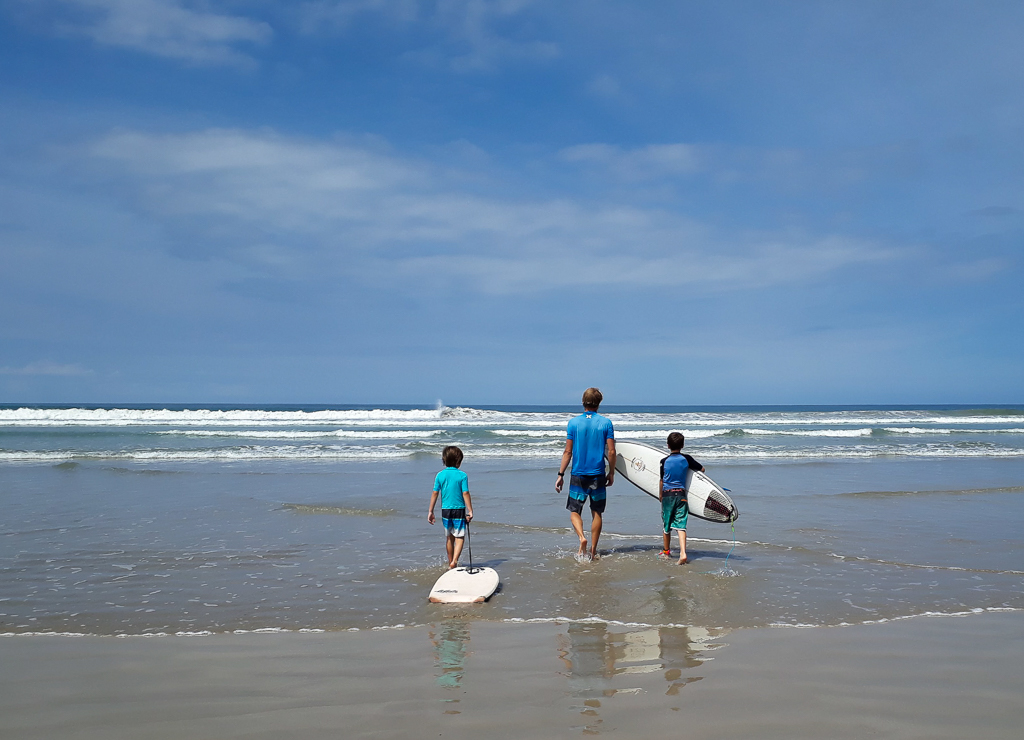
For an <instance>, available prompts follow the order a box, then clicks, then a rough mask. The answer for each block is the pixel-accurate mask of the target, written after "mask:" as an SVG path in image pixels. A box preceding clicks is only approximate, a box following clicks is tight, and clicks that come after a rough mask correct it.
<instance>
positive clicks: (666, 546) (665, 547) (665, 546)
mask: <svg viewBox="0 0 1024 740" xmlns="http://www.w3.org/2000/svg"><path fill="white" fill-rule="evenodd" d="M671 549H672V530H671V529H670V530H669V531H667V532H665V534H664V535H662V537H661V551H662V552H668V551H669V550H671Z"/></svg>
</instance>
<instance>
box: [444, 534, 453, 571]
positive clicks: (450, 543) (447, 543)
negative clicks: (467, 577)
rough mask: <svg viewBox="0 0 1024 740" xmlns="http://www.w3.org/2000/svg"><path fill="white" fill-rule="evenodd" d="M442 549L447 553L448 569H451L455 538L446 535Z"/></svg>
mask: <svg viewBox="0 0 1024 740" xmlns="http://www.w3.org/2000/svg"><path fill="white" fill-rule="evenodd" d="M444 549H445V551H446V552H447V553H448V567H449V568H451V567H452V558H453V557H454V556H455V538H454V537H452V536H451V535H448V539H446V540H445V542H444Z"/></svg>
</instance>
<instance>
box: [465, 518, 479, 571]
mask: <svg viewBox="0 0 1024 740" xmlns="http://www.w3.org/2000/svg"><path fill="white" fill-rule="evenodd" d="M466 549H467V550H469V567H468V568H467V569H466V572H467V573H476V572H477V571H478V570H479V568H474V567H473V538H472V537H470V536H469V522H466Z"/></svg>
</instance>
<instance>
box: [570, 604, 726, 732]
mask: <svg viewBox="0 0 1024 740" xmlns="http://www.w3.org/2000/svg"><path fill="white" fill-rule="evenodd" d="M709 638H710V636H709V634H708V632H707V630H705V629H703V628H701V627H657V628H654V627H652V628H650V629H643V630H631V631H629V632H613V631H611V630H609V629H608V625H606V624H603V623H593V624H571V625H569V627H568V628H567V629H566V632H565V634H564V635H560V636H559V647H560V650H559V657H560V658H561V659H562V661H563V662H564V663H565V667H566V673H565V675H566V677H567V678H568V684H569V689H570V692H571V695H572V696H573V697H574V698H577V699H582V700H583V701H582V703H581V704H577V705H575V706H574V707H573V708H574V709H577V710H579V712H580V714H581V715H583V716H584V717H585V718H586V725H585V726H582V727H578V728H575V729H580V730H582V731H583V733H584V734H591V735H593V734H598V726H599V725H600V724H601V723H602V720H601V718H600V716H599V712H598V710H599V709H600V708H601V702H602V700H606V699H607V698H609V697H612V696H614V695H615V694H617V693H622V692H625V693H636V692H638V691H642V690H644V689H645V688H646V689H647V690H650V689H651V688H653V686H651V684H650V679H649V678H645V677H646V676H649V677H651V678H653V676H654V675H656V674H657V673H659V672H660V673H661V674H662V675H663V676H664V678H665V681H667V682H668V689H667V690H666V691H665V695H666V696H670V697H676V696H678V695H679V690H680V689H681V688H682V687H684V686H686V684H688V683H692V682H694V681H700V680H701V678H702V676H695V675H693V669H694V668H696V667H698V666H700V665H702V664H703V662H704V660H703V658H702V653H703V651H704V650H706V649H707V647H706V646H707V643H708V640H709ZM673 703H675V702H673ZM671 709H673V710H675V711H678V710H679V709H680V707H678V706H671Z"/></svg>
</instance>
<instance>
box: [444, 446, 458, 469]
mask: <svg viewBox="0 0 1024 740" xmlns="http://www.w3.org/2000/svg"><path fill="white" fill-rule="evenodd" d="M441 461H442V462H443V463H444V465H445V467H446V468H457V467H459V466H460V465H462V450H460V449H459V448H458V447H456V446H455V445H448V446H447V447H445V448H444V449H443V450H441Z"/></svg>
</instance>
